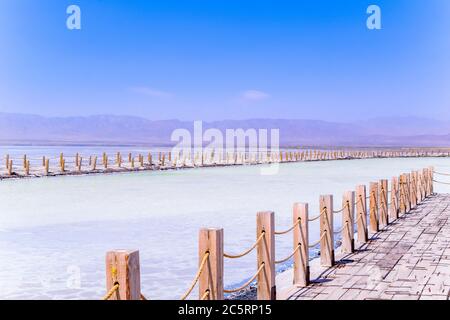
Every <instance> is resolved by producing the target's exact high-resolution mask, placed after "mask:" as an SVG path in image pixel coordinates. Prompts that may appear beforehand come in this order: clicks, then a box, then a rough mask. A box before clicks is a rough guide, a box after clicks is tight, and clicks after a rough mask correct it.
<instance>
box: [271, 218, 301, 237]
mask: <svg viewBox="0 0 450 320" xmlns="http://www.w3.org/2000/svg"><path fill="white" fill-rule="evenodd" d="M300 222H301V220H300V218H299V219H297V222H296V223H294V224H293V225H292V226H291V227H290V228H289V229H287V230H284V231H275V232H274V233H275V234H276V235H282V234H286V233H289V232H291V231H292V230H294V228H295V227H296V226H298V225H299V224H300Z"/></svg>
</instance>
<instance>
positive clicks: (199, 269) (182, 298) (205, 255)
mask: <svg viewBox="0 0 450 320" xmlns="http://www.w3.org/2000/svg"><path fill="white" fill-rule="evenodd" d="M208 257H209V252H205V254H204V255H203V259H202V262H201V263H200V266H199V267H198V270H197V274H196V275H195V278H194V280H193V281H192V283H191V286H190V287H189V289H188V290H187V291H186V293H185V294H184V295H183V296H182V297H181V300H185V299H186V298H187V297H188V296H189V295H190V294H191V292H192V290H193V289H194V287H195V285H196V284H197V282H198V279H199V278H200V275H201V274H202V271H203V268H204V266H205V264H206V261H207V260H208Z"/></svg>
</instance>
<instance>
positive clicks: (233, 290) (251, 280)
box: [223, 263, 264, 293]
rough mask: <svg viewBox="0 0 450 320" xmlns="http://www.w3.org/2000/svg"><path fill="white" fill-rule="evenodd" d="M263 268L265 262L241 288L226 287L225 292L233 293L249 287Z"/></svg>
mask: <svg viewBox="0 0 450 320" xmlns="http://www.w3.org/2000/svg"><path fill="white" fill-rule="evenodd" d="M263 268H264V263H262V264H261V265H260V266H259V268H258V271H256V273H255V274H254V275H253V276H252V277H251V278H250V279H249V280H248V281H247V282H246V283H244V284H243V285H242V286H240V287H239V288H235V289H224V290H223V292H225V293H233V292H238V291H241V290H243V289H245V288H247V287H248V286H249V285H250V284H251V283H252V282H253V281H254V280H255V279H256V277H257V276H258V275H259V273H260V272H261V270H262V269H263Z"/></svg>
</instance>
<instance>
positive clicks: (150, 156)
mask: <svg viewBox="0 0 450 320" xmlns="http://www.w3.org/2000/svg"><path fill="white" fill-rule="evenodd" d="M148 164H149V165H150V166H152V165H153V162H152V154H151V153H150V152H149V153H148Z"/></svg>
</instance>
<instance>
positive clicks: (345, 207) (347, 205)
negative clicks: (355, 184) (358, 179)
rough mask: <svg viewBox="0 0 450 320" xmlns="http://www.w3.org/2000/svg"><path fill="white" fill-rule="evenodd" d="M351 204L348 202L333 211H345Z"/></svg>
mask: <svg viewBox="0 0 450 320" xmlns="http://www.w3.org/2000/svg"><path fill="white" fill-rule="evenodd" d="M349 206H350V205H349V204H348V203H346V204H345V206H343V207H342V208H341V209H339V210H333V213H341V212H342V211H344V210H345V209H347V208H348V207H349Z"/></svg>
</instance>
